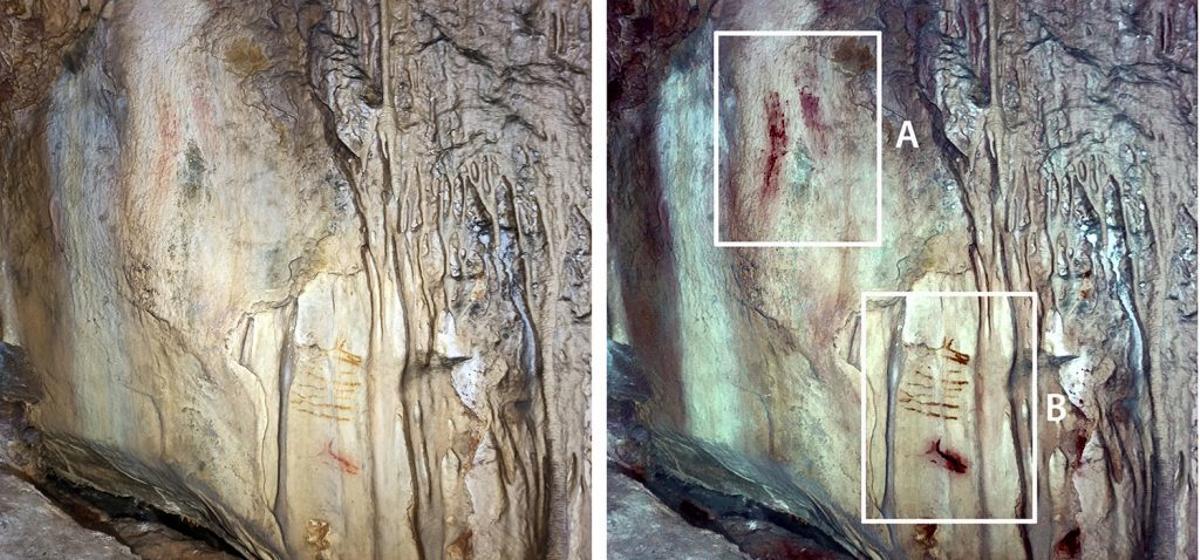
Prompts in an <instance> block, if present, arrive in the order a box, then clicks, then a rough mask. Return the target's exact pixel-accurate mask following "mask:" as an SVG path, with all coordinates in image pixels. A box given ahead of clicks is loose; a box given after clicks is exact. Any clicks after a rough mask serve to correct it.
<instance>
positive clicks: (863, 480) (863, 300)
mask: <svg viewBox="0 0 1200 560" xmlns="http://www.w3.org/2000/svg"><path fill="white" fill-rule="evenodd" d="M895 297H903V298H909V297H937V298H944V297H971V298H984V297H1001V298H1005V297H1007V298H1014V297H1027V298H1029V299H1030V301H1031V302H1033V310H1032V315H1031V317H1030V319H1029V332H1030V333H1032V336H1033V341H1032V342H1033V346H1032V348H1033V359H1032V362H1033V379H1032V380H1031V381H1030V382H1029V384H1030V393H1029V394H1030V408H1029V410H1030V413H1029V427H1030V439H1031V440H1032V447H1033V450H1032V454H1031V455H1030V457H1031V459H1032V461H1031V462H1032V469H1030V470H1031V471H1032V473H1033V474H1032V477H1031V480H1030V482H1029V488H1027V489H1026V490H1029V489H1032V490H1033V491H1032V492H1031V494H1032V495H1033V504H1032V505H1033V507H1032V508H1031V510H1030V516H1029V517H1026V518H1020V519H991V518H984V519H888V518H868V517H867V391H868V388H867V300H868V299H882V298H895ZM859 307H860V312H861V313H862V315H860V316H861V317H862V319H861V320H859V330H860V332H859V340H860V341H861V343H860V347H859V364H860V365H861V366H862V367H861V368H860V369H861V370H862V373H861V375H860V386H859V391H860V394H861V397H860V405H859V409H860V412H861V418H860V422H861V423H860V424H859V429H858V431H859V440H860V448H859V461H858V462H859V467H860V473H859V476H860V478H859V482H860V492H861V493H862V494H861V504H860V509H859V517H860V521H861V522H862V524H864V525H916V524H931V525H1034V524H1037V518H1038V513H1037V510H1038V492H1037V488H1038V463H1039V461H1038V440H1037V419H1038V392H1037V388H1038V361H1037V358H1038V330H1037V325H1038V319H1037V317H1038V298H1037V293H1036V292H863V293H862V295H861V296H860V300H859Z"/></svg>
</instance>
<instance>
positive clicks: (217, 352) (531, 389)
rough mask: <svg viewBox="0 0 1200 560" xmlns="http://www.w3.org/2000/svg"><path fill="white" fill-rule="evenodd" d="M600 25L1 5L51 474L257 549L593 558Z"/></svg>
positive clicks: (414, 9) (436, 9)
mask: <svg viewBox="0 0 1200 560" xmlns="http://www.w3.org/2000/svg"><path fill="white" fill-rule="evenodd" d="M590 25H591V23H590V21H589V15H588V10H587V7H586V5H578V4H575V3H571V2H564V1H556V0H551V1H543V2H523V1H498V2H484V3H460V2H448V1H447V2H440V1H435V2H411V1H397V0H378V1H351V0H328V1H325V0H313V1H300V2H273V1H265V2H251V3H243V2H224V1H216V0H169V1H166V2H157V1H156V2H150V1H142V0H129V1H125V0H122V1H103V0H85V1H83V2H79V1H52V0H47V1H36V2H21V1H16V2H5V3H3V4H2V5H0V223H2V224H3V228H0V336H2V340H3V342H4V343H5V344H7V345H10V346H12V347H17V348H20V349H21V352H22V354H23V355H24V356H26V357H27V361H28V363H29V365H30V368H31V369H32V370H33V371H35V372H36V375H37V377H38V381H39V382H40V386H41V389H42V391H43V392H44V394H43V395H42V398H41V399H40V401H39V402H38V403H36V404H34V405H33V406H32V407H31V409H30V411H29V420H30V422H31V423H32V424H33V425H34V426H35V427H36V428H37V429H38V430H40V431H41V434H42V435H41V438H42V440H41V441H42V447H43V450H42V451H43V461H44V462H45V467H46V468H48V469H50V470H52V471H54V472H56V473H57V474H58V475H59V476H63V477H65V478H68V479H70V480H72V481H74V482H77V483H81V484H86V485H90V486H95V487H97V488H100V489H102V490H105V491H107V492H110V493H114V494H120V495H127V496H133V497H136V498H138V499H140V500H143V501H145V502H148V503H150V504H153V505H154V506H156V507H159V508H161V509H164V510H167V511H169V512H172V513H177V514H179V515H182V516H183V517H185V518H187V519H189V520H191V521H192V522H194V523H198V524H201V525H204V526H206V527H208V528H210V529H212V530H214V531H216V532H218V533H220V534H221V535H222V536H223V537H224V538H226V539H228V541H229V542H230V544H231V545H232V546H234V547H236V548H237V549H238V550H239V551H241V552H242V553H243V554H245V555H247V556H250V557H261V558H380V559H383V558H405V559H408V558H472V557H479V558H529V557H546V558H580V557H585V556H586V555H587V550H588V547H589V535H588V530H587V528H588V526H589V524H588V522H587V511H588V509H589V500H590V498H589V482H588V472H589V470H590V457H589V455H588V453H587V445H586V443H587V441H588V438H587V436H586V434H587V428H588V427H587V425H586V422H587V420H586V419H587V414H585V413H584V412H585V411H586V410H587V402H588V394H587V391H588V383H587V378H588V375H587V365H588V360H587V348H588V321H589V312H590V308H589V298H590V296H589V293H588V283H589V270H588V248H589V242H590V234H589V229H590V224H589V223H588V218H587V216H588V215H589V210H588V209H589V202H588V200H589V196H590V188H589V185H588V182H587V181H588V176H589V165H588V152H589V147H588V140H587V138H588V128H589V122H588V119H589V117H588V114H589V109H588V101H587V87H588V78H587V76H588V45H587V37H588V33H589V31H588V30H589V27H590ZM2 376H3V373H2V372H0V377H2Z"/></svg>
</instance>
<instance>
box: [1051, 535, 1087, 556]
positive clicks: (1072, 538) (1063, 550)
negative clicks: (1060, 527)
mask: <svg viewBox="0 0 1200 560" xmlns="http://www.w3.org/2000/svg"><path fill="white" fill-rule="evenodd" d="M1080 537H1081V535H1080V531H1079V528H1078V527H1076V528H1074V529H1071V530H1070V531H1068V532H1067V534H1066V535H1063V538H1061V539H1059V540H1058V544H1055V545H1054V558H1055V560H1068V559H1070V558H1079V554H1080V553H1081V552H1083V542H1082V540H1083V539H1082V538H1080Z"/></svg>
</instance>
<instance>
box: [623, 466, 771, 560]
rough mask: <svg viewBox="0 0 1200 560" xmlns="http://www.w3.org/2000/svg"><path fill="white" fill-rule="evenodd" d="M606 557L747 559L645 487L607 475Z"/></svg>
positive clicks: (699, 559)
mask: <svg viewBox="0 0 1200 560" xmlns="http://www.w3.org/2000/svg"><path fill="white" fill-rule="evenodd" d="M608 557H609V558H616V559H630V560H632V559H634V558H637V559H644V560H668V559H671V560H674V559H679V560H705V559H713V560H741V559H744V558H749V556H746V555H745V554H742V553H741V552H740V551H738V548H737V546H735V545H734V544H733V543H731V542H729V541H728V540H726V539H725V538H724V537H722V536H721V535H718V534H717V533H714V532H712V531H707V530H705V529H701V528H699V527H696V526H693V525H691V524H689V523H688V522H687V521H685V520H684V519H683V518H682V517H680V516H679V514H677V513H675V511H673V510H672V509H671V508H669V507H667V506H666V504H663V503H662V502H661V501H659V499H658V498H656V497H655V496H654V494H651V493H650V491H649V490H647V489H646V488H645V487H644V486H642V485H641V484H639V483H638V482H636V481H634V480H633V479H630V478H629V477H627V476H624V475H622V474H619V473H615V472H613V471H612V470H609V472H608Z"/></svg>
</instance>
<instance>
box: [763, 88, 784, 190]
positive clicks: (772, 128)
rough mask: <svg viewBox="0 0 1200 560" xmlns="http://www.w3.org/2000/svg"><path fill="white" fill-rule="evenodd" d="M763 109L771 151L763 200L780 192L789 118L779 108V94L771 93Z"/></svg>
mask: <svg viewBox="0 0 1200 560" xmlns="http://www.w3.org/2000/svg"><path fill="white" fill-rule="evenodd" d="M763 109H764V110H765V111H766V113H767V141H768V142H769V143H770V149H769V151H768V152H767V163H766V166H765V167H764V169H765V171H764V172H763V188H762V195H763V198H764V199H766V198H770V197H772V196H774V195H775V194H776V193H778V192H779V167H780V165H781V160H782V159H783V156H784V155H787V145H788V133H787V117H785V116H784V115H783V110H782V109H781V108H780V107H779V92H775V91H773V92H771V94H770V95H768V96H767V98H766V100H764V101H763Z"/></svg>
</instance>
